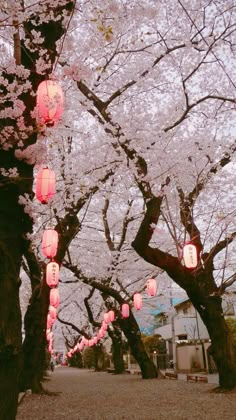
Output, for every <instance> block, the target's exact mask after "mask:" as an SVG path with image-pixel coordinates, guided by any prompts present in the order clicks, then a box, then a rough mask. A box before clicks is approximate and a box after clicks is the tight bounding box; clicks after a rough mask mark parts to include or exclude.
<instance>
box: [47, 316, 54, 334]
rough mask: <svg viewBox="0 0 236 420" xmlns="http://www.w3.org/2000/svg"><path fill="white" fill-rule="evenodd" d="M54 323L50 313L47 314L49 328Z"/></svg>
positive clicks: (48, 328)
mask: <svg viewBox="0 0 236 420" xmlns="http://www.w3.org/2000/svg"><path fill="white" fill-rule="evenodd" d="M52 324H53V320H52V318H51V316H50V314H48V315H47V330H50V328H51V326H52Z"/></svg>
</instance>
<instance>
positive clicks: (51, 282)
mask: <svg viewBox="0 0 236 420" xmlns="http://www.w3.org/2000/svg"><path fill="white" fill-rule="evenodd" d="M58 281H59V264H57V263H56V262H55V261H52V262H50V263H48V264H47V267H46V282H47V284H48V286H49V287H55V286H57V284H58Z"/></svg>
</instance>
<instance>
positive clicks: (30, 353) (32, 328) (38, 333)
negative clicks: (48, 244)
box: [20, 281, 49, 394]
mask: <svg viewBox="0 0 236 420" xmlns="http://www.w3.org/2000/svg"><path fill="white" fill-rule="evenodd" d="M48 304H49V287H48V286H47V284H46V282H45V281H44V282H43V285H42V286H41V285H38V286H36V288H35V290H34V291H33V294H32V297H31V301H30V304H29V306H28V308H27V312H26V314H25V320H24V325H25V339H24V343H23V370H22V373H21V378H20V390H21V391H25V390H26V389H31V390H32V392H33V393H34V394H38V393H41V392H43V387H42V384H41V381H42V379H43V375H44V370H45V352H46V343H47V342H46V328H45V325H46V319H47V312H48Z"/></svg>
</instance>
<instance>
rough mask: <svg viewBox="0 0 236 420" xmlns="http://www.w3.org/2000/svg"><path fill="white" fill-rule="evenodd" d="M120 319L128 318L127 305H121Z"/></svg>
mask: <svg viewBox="0 0 236 420" xmlns="http://www.w3.org/2000/svg"><path fill="white" fill-rule="evenodd" d="M121 313H122V318H129V305H128V303H123V305H122V307H121Z"/></svg>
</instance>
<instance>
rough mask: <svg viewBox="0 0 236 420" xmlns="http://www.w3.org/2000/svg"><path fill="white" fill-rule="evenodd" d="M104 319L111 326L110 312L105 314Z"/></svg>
mask: <svg viewBox="0 0 236 420" xmlns="http://www.w3.org/2000/svg"><path fill="white" fill-rule="evenodd" d="M103 319H104V321H105V322H106V323H107V324H109V322H110V314H109V312H105V314H104V315H103Z"/></svg>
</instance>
